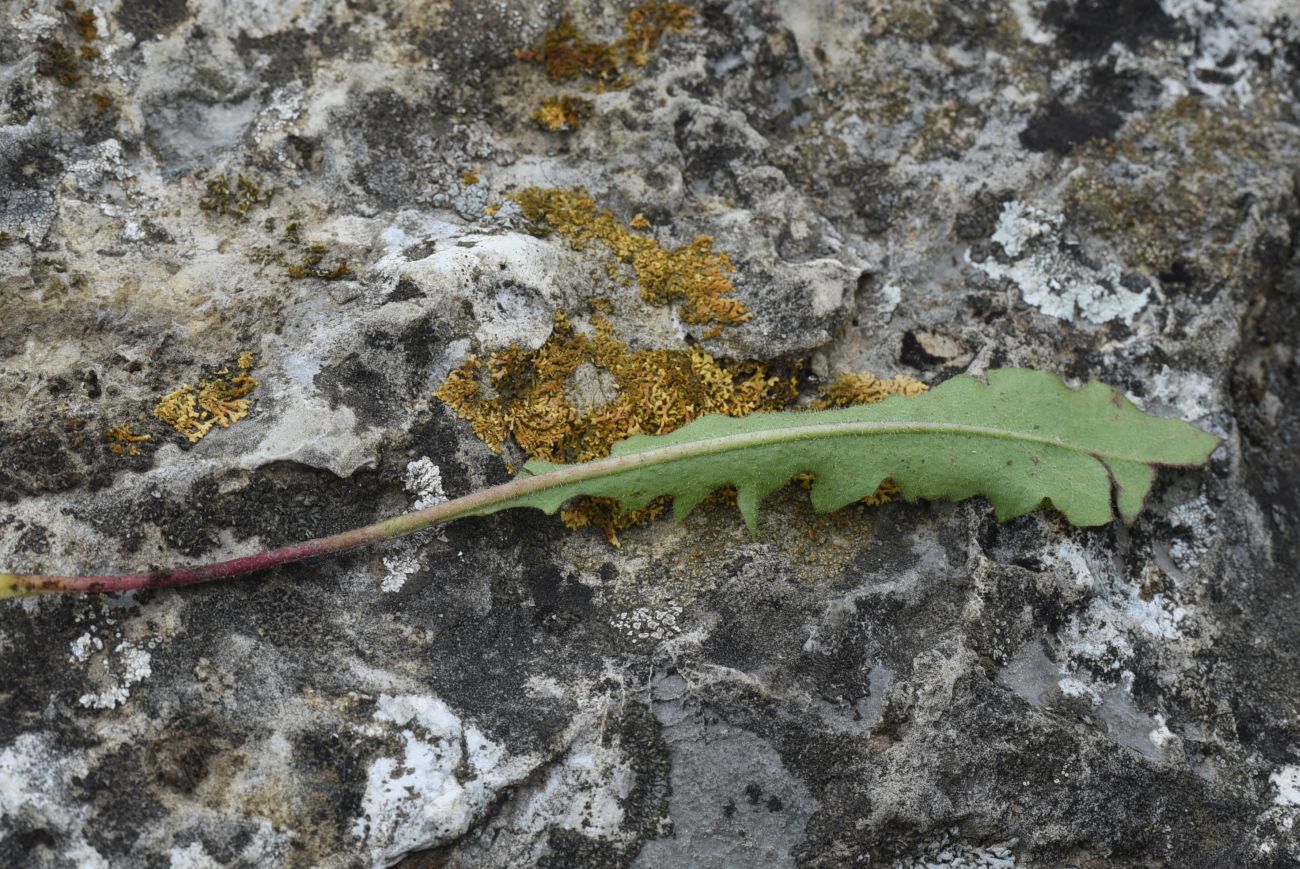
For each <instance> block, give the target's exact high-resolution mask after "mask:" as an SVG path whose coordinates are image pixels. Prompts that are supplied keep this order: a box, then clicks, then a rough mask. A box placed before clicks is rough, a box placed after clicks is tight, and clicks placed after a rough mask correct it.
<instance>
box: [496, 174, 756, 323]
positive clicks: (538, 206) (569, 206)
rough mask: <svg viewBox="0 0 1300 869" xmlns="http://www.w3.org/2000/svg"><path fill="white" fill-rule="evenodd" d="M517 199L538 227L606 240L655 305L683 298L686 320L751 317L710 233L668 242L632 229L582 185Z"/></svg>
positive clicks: (575, 238) (584, 239)
mask: <svg viewBox="0 0 1300 869" xmlns="http://www.w3.org/2000/svg"><path fill="white" fill-rule="evenodd" d="M515 199H516V201H517V202H518V203H519V205H520V207H521V208H522V209H523V212H524V216H525V217H527V218H528V220H529V221H531V222H532V223H533V225H534V226H535V227H536V228H537V229H539V230H543V231H544V230H551V231H554V232H556V233H558V234H559V235H561V236H563V237H564V238H565V239H566V240H567V241H568V242H569V243H570V244H571V245H573V246H574V247H575V248H577V249H578V250H584V249H585V248H586V247H587V245H588V244H589V243H590V242H592V241H598V242H600V243H601V244H603V245H604V246H605V247H606V248H608V249H609V251H610V252H611V253H612V254H613V255H614V258H615V259H616V260H618V262H620V263H623V264H625V265H628V266H631V267H632V270H633V272H634V273H635V275H636V280H637V283H638V284H639V286H640V290H641V297H642V298H643V299H645V300H646V301H647V302H649V303H651V304H653V305H666V304H669V303H672V302H680V303H681V306H682V307H681V317H682V320H683V321H685V322H687V323H692V324H705V323H717V324H720V325H736V324H739V323H744V322H745V321H746V320H748V319H749V317H750V314H749V311H748V310H747V309H746V308H745V305H744V303H743V302H741V301H740V300H739V299H734V298H728V296H729V295H730V294H731V293H734V292H735V291H736V288H735V286H734V285H733V284H732V283H731V278H730V277H728V275H730V274H731V272H733V271H734V270H735V267H734V266H732V264H731V260H729V259H728V258H727V255H726V254H725V253H720V252H717V251H715V250H714V249H713V239H712V238H710V237H709V236H707V235H701V236H697V237H696V238H695V239H694V240H692V241H691V242H690V243H689V244H685V245H682V246H681V247H677V248H671V249H669V248H665V247H663V246H661V245H660V244H659V242H657V241H656V240H655V239H654V238H652V237H650V236H646V235H638V234H636V233H635V232H632V230H631V229H629V228H628V227H626V226H624V225H623V224H622V223H620V222H619V220H618V218H616V217H615V216H614V214H613V212H611V211H608V210H602V209H601V208H599V207H598V206H597V205H596V202H595V200H593V199H592V198H591V197H590V196H588V195H587V191H585V190H583V189H581V188H578V189H577V190H563V189H555V188H551V189H542V188H538V187H530V188H528V189H526V190H523V191H522V192H520V193H519V194H518V196H516V197H515Z"/></svg>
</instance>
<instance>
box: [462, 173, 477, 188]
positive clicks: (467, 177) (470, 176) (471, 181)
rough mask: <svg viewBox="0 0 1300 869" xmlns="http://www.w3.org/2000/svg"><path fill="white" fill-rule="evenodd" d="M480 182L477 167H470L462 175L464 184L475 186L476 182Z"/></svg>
mask: <svg viewBox="0 0 1300 869" xmlns="http://www.w3.org/2000/svg"><path fill="white" fill-rule="evenodd" d="M478 182H479V177H478V170H477V169H470V170H468V171H466V172H465V173H464V174H462V175H461V176H460V183H461V184H464V185H465V186H466V187H473V186H474V185H475V184H478Z"/></svg>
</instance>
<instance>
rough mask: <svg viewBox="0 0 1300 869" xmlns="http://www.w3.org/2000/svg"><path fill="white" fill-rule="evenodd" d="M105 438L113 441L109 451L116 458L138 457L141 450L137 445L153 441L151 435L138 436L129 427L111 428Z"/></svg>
mask: <svg viewBox="0 0 1300 869" xmlns="http://www.w3.org/2000/svg"><path fill="white" fill-rule="evenodd" d="M104 436H105V437H107V438H108V439H109V441H111V443H110V444H109V445H108V450H109V452H111V453H112V454H113V455H115V456H138V455H140V449H139V447H137V446H136V444H139V443H144V442H145V441H147V440H150V439H151V437H152V436H151V435H147V434H136V433H135V432H134V431H132V430H131V427H130V426H128V425H115V426H110V427H109V428H108V430H107V431H105V432H104Z"/></svg>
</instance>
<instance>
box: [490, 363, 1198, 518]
mask: <svg viewBox="0 0 1300 869" xmlns="http://www.w3.org/2000/svg"><path fill="white" fill-rule="evenodd" d="M1218 443H1219V439H1218V438H1216V437H1214V436H1213V435H1209V434H1206V433H1205V432H1202V431H1200V430H1199V429H1197V428H1195V427H1193V426H1191V425H1189V424H1188V423H1185V422H1182V421H1180V420H1174V419H1162V418H1160V417H1155V416H1150V415H1148V414H1145V413H1143V412H1142V411H1141V410H1139V409H1138V408H1137V407H1136V406H1135V405H1134V404H1133V403H1132V402H1131V401H1129V400H1128V399H1127V398H1125V397H1124V396H1123V395H1122V394H1121V393H1120V392H1119V391H1118V390H1116V389H1113V388H1112V387H1109V386H1106V385H1104V384H1101V383H1097V382H1095V381H1094V382H1091V383H1089V384H1088V385H1086V386H1084V387H1083V388H1081V389H1079V390H1072V389H1070V388H1069V387H1068V386H1066V385H1065V384H1064V383H1063V382H1061V380H1060V379H1059V378H1057V377H1055V376H1054V375H1051V374H1048V373H1045V372H1040V371H1030V370H1025V369H1018V368H1008V369H1001V370H994V371H990V372H989V373H988V383H987V384H985V383H983V382H981V381H979V380H976V379H975V378H973V377H969V376H965V375H962V376H959V377H955V378H953V379H951V380H948V381H946V382H944V383H943V384H941V385H940V386H938V387H936V388H935V389H932V390H931V391H929V392H927V393H924V394H922V395H919V396H915V397H911V398H904V397H901V396H896V397H892V398H888V399H886V400H885V401H882V402H879V403H878V404H872V405H866V406H861V407H851V408H845V409H841V410H823V411H814V412H803V413H801V412H784V413H761V414H755V415H752V416H748V417H743V418H739V419H735V418H731V417H723V416H708V417H703V418H701V419H698V420H696V421H695V422H693V423H691V424H689V425H686V426H684V427H682V428H680V429H678V430H677V431H675V432H672V433H670V434H666V435H661V436H657V437H651V436H644V435H641V436H637V437H633V438H629V439H628V440H626V441H623V442H621V443H619V444H616V445H615V446H614V449H613V452H612V454H611V456H610V458H608V459H603V460H600V461H598V462H590V463H587V464H583V465H557V464H551V463H548V462H540V461H532V462H529V463H528V464H527V465H525V466H524V468H523V469H522V471H521V472H520V475H519V476H520V478H521V479H522V478H530V477H533V478H541V477H545V478H546V479H547V480H549V481H551V483H552V484H550V485H547V484H546V483H545V482H544V480H543V479H534V480H530V482H531V483H532V484H533V486H535V487H536V488H533V487H529V488H530V491H528V492H527V493H526V494H523V495H520V496H517V497H510V498H507V499H504V500H501V501H498V502H496V503H492V504H490V505H486V506H484V507H483V509H481V510H479V511H476V512H480V513H492V512H496V511H497V510H502V509H506V508H510V507H536V508H538V509H541V510H544V511H546V512H547V513H554V512H555V511H556V510H557V509H558V508H559V507H560V506H561V505H562V504H563V503H564V502H565V501H568V500H569V499H570V498H574V497H577V496H581V495H591V496H602V497H608V498H616V499H617V500H618V501H619V502H620V503H621V505H622V507H623V508H624V509H626V510H634V509H637V508H639V507H644V506H645V505H646V504H648V503H649V502H650V501H651V500H653V499H654V498H656V497H658V496H661V495H670V496H672V499H673V506H674V512H675V514H676V516H677V518H678V519H680V518H682V517H684V516H685V515H686V514H687V513H689V512H690V510H691V509H692V508H693V507H694V506H695V505H697V504H698V503H699V502H700V501H701V500H703V499H704V497H705V496H707V495H708V494H709V493H710V492H712V491H713V490H715V489H717V488H720V487H722V486H727V485H731V486H735V487H736V491H737V495H738V502H739V505H740V510H741V513H742V514H743V515H744V518H745V523H746V524H747V525H748V526H749V529H750V531H751V532H754V531H755V530H756V528H757V513H758V505H759V504H760V503H761V502H762V500H763V498H764V497H765V496H767V495H768V494H770V493H771V492H773V491H774V490H776V489H778V488H780V487H781V486H783V485H784V484H785V483H786V482H788V481H789V480H790V478H791V477H793V476H795V475H796V474H799V473H803V472H811V473H813V474H814V475H816V480H815V482H814V484H813V488H812V502H813V506H814V507H815V508H816V509H817V510H818V511H827V510H835V509H837V508H839V507H843V506H844V505H846V504H849V503H851V502H853V501H856V500H858V499H860V498H864V497H866V496H867V495H870V494H871V493H872V492H874V491H875V490H876V488H877V487H878V486H879V485H880V483H881V482H882V481H883V480H885V479H886V478H890V479H892V480H893V481H894V482H895V483H896V484H897V485H898V488H899V490H900V491H901V493H902V495H903V497H905V498H907V499H908V500H917V499H920V498H926V499H939V498H946V499H950V500H954V501H958V500H962V499H965V498H970V497H972V496H975V495H983V496H984V497H986V498H988V499H989V501H991V502H992V504H993V506H994V508H995V510H996V512H997V517H998V519H1000V520H1006V519H1010V518H1012V517H1015V516H1020V515H1022V514H1024V513H1028V512H1029V511H1030V510H1033V509H1034V508H1035V507H1037V506H1038V505H1040V504H1043V503H1050V504H1051V505H1052V506H1054V507H1055V508H1056V509H1057V510H1059V511H1060V512H1061V513H1062V514H1063V515H1064V516H1065V518H1066V519H1068V520H1069V521H1070V522H1072V523H1074V524H1075V525H1101V524H1104V523H1106V522H1109V521H1111V519H1113V518H1114V515H1115V511H1116V509H1118V512H1119V514H1120V516H1122V517H1123V518H1124V520H1125V521H1126V522H1132V521H1133V519H1134V518H1135V517H1136V516H1137V514H1138V512H1139V511H1140V510H1141V509H1142V505H1143V503H1144V502H1145V500H1146V497H1147V494H1148V493H1149V492H1150V490H1151V484H1152V482H1153V481H1154V479H1155V469H1156V468H1157V467H1170V466H1175V467H1191V466H1195V465H1201V464H1204V463H1205V462H1206V461H1207V460H1208V459H1209V456H1210V453H1211V452H1213V451H1214V448H1215V447H1216V446H1217V445H1218Z"/></svg>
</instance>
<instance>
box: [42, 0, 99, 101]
mask: <svg viewBox="0 0 1300 869" xmlns="http://www.w3.org/2000/svg"><path fill="white" fill-rule="evenodd" d="M59 10H60V11H61V12H62V13H63V18H64V25H65V31H67V30H70V31H71V32H72V33H74V34H76V38H77V39H80V41H81V45H80V46H78V47H77V48H74V47H73V46H72V44H70V43H71V42H75V41H76V40H75V39H73V38H71V37H69V39H68V40H64V39H62V38H59V37H57V36H54V37H45V38H42V39H41V41H40V43H39V44H38V46H37V48H38V50H39V52H40V57H39V59H38V60H37V63H36V71H37V73H39V74H40V75H44V76H48V77H50V78H55V79H58V81H59V84H61V85H63V86H64V87H69V88H70V87H75V86H76V84H77V83H78V82H79V81H81V79H82V76H83V68H82V62H83V61H92V60H95V59H97V58H98V57H99V56H100V54H99V49H98V48H96V47H95V46H94V45H92V44H91V43H93V42H95V41H96V40H98V39H99V27H98V25H97V24H96V23H95V12H94V10H91V9H85V10H82V9H78V8H77V6H76V4H75V3H71V2H64V3H61V4H60V5H59Z"/></svg>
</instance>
